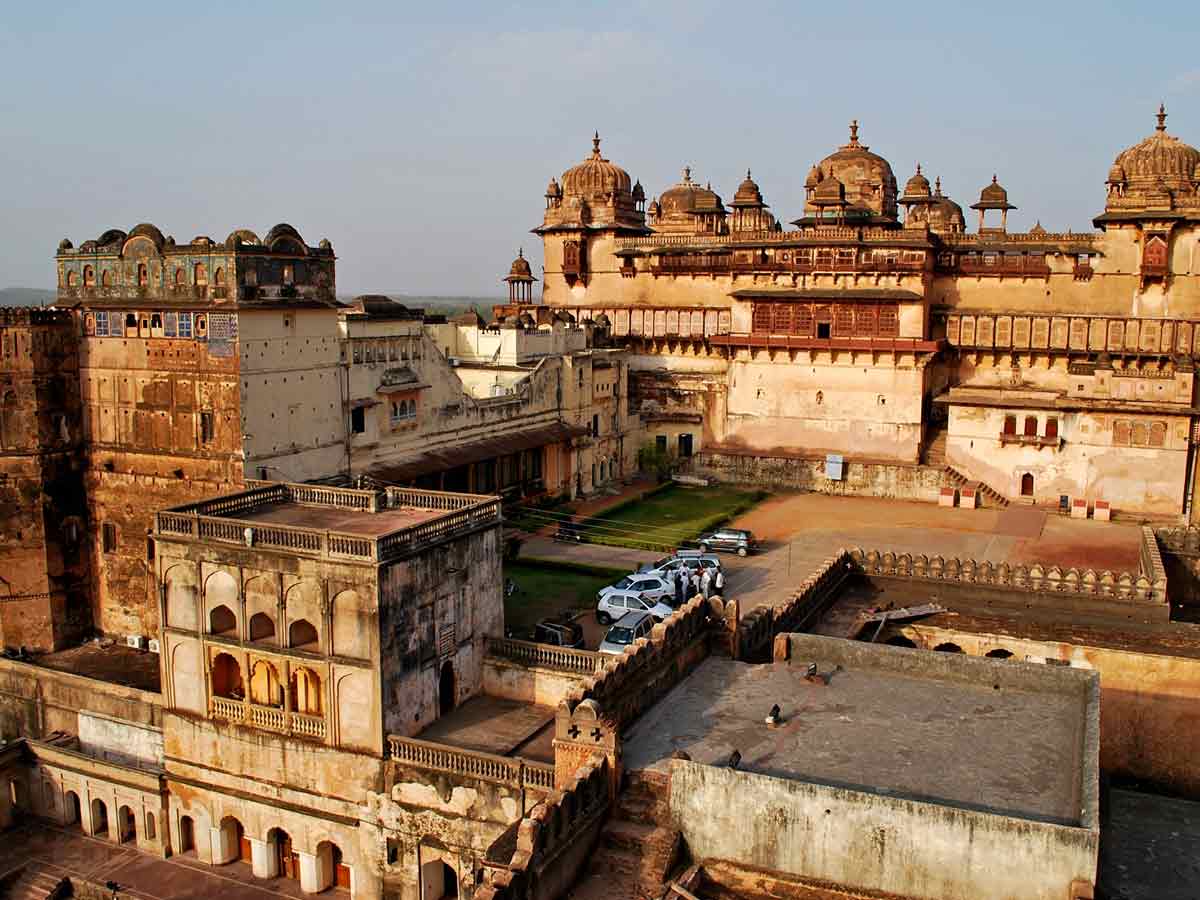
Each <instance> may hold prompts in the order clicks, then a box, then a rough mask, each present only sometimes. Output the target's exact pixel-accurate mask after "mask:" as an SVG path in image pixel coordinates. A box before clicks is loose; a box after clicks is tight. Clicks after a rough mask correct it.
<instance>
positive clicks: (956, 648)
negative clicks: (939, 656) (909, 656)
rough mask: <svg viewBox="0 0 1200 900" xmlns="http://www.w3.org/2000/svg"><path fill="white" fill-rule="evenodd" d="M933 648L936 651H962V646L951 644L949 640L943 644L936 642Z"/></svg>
mask: <svg viewBox="0 0 1200 900" xmlns="http://www.w3.org/2000/svg"><path fill="white" fill-rule="evenodd" d="M933 649H934V650H936V651H937V652H938V653H962V652H963V648H962V647H960V646H958V644H952V643H950V642H949V641H947V642H946V643H944V644H938V645H937V646H936V647H934V648H933Z"/></svg>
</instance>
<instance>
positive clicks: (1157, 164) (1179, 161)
mask: <svg viewBox="0 0 1200 900" xmlns="http://www.w3.org/2000/svg"><path fill="white" fill-rule="evenodd" d="M1166 118H1167V112H1166V110H1165V109H1164V108H1163V107H1162V106H1161V105H1160V106H1159V108H1158V125H1157V126H1156V127H1155V129H1154V134H1152V135H1150V137H1148V138H1146V139H1145V140H1144V141H1142V142H1141V143H1138V144H1134V145H1133V146H1132V147H1130V148H1129V149H1128V150H1124V151H1122V152H1121V154H1120V155H1119V156H1118V157H1117V159H1116V161H1115V162H1114V163H1113V168H1114V169H1115V168H1117V167H1118V166H1120V167H1121V168H1122V169H1123V170H1124V172H1125V177H1126V179H1127V180H1129V181H1131V182H1132V181H1134V180H1135V179H1138V178H1156V179H1157V178H1161V179H1163V181H1164V182H1166V184H1167V186H1168V187H1173V186H1174V185H1172V184H1171V182H1172V181H1176V182H1179V183H1180V184H1179V186H1180V187H1183V186H1185V185H1186V186H1190V182H1191V180H1192V178H1193V176H1194V175H1195V174H1196V170H1197V167H1200V151H1198V150H1196V148H1195V147H1192V146H1190V145H1188V144H1185V143H1184V142H1183V141H1181V140H1179V138H1177V137H1175V136H1174V135H1170V134H1167V126H1166Z"/></svg>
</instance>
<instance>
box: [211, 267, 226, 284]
mask: <svg viewBox="0 0 1200 900" xmlns="http://www.w3.org/2000/svg"><path fill="white" fill-rule="evenodd" d="M224 283H225V269H224V268H222V267H221V266H217V271H215V272H213V284H215V285H217V287H220V286H221V285H223V284H224Z"/></svg>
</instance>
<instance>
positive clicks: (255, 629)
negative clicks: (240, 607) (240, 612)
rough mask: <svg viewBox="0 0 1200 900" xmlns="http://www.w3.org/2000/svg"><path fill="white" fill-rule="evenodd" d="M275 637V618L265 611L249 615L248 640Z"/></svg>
mask: <svg viewBox="0 0 1200 900" xmlns="http://www.w3.org/2000/svg"><path fill="white" fill-rule="evenodd" d="M273 637H275V620H274V619H272V618H271V617H270V616H268V615H267V614H266V613H261V612H260V613H255V614H254V615H252V616H251V617H250V640H252V641H263V640H267V639H268V638H273Z"/></svg>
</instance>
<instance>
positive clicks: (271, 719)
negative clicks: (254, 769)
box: [209, 697, 326, 741]
mask: <svg viewBox="0 0 1200 900" xmlns="http://www.w3.org/2000/svg"><path fill="white" fill-rule="evenodd" d="M209 714H210V715H211V716H212V718H214V719H221V720H223V721H226V722H237V723H240V724H243V725H250V726H252V727H254V728H260V729H262V730H263V731H274V732H276V733H277V734H294V735H298V736H299V737H306V738H314V739H316V740H320V741H323V740H325V734H326V728H325V719H324V717H323V716H310V715H308V714H306V713H298V712H288V711H287V710H284V709H280V708H279V707H278V706H259V705H258V704H257V703H247V702H246V701H244V700H234V699H231V698H229V697H213V698H212V702H211V704H210V706H209Z"/></svg>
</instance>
